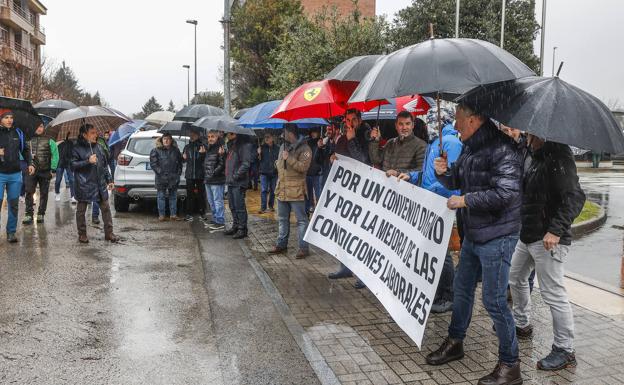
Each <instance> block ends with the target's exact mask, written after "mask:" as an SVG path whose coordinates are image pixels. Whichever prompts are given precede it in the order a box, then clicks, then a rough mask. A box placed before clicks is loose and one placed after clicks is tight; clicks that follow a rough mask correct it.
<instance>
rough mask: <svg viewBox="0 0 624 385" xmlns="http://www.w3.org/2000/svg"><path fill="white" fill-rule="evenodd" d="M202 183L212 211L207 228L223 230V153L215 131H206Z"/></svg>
mask: <svg viewBox="0 0 624 385" xmlns="http://www.w3.org/2000/svg"><path fill="white" fill-rule="evenodd" d="M204 183H205V187H206V197H207V198H208V204H210V211H211V212H212V221H211V222H210V223H209V224H208V228H209V229H210V230H212V231H217V230H223V229H224V227H225V215H224V214H225V213H224V208H225V205H224V202H223V193H224V191H225V154H224V151H223V142H222V141H221V138H220V137H219V133H218V132H217V131H210V132H209V133H208V145H207V148H206V156H205V157H204Z"/></svg>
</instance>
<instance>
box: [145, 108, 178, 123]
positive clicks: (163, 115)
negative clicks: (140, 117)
mask: <svg viewBox="0 0 624 385" xmlns="http://www.w3.org/2000/svg"><path fill="white" fill-rule="evenodd" d="M174 116H175V113H173V112H170V111H156V112H152V113H151V114H149V115H148V116H147V117H146V118H145V121H146V122H148V123H154V124H160V125H161V126H162V125H163V124H165V123H167V122H171V121H172V120H173V117H174Z"/></svg>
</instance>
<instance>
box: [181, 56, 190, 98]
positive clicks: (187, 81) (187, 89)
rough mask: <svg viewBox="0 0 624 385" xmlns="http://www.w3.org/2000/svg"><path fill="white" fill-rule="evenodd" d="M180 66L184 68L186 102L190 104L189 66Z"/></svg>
mask: <svg viewBox="0 0 624 385" xmlns="http://www.w3.org/2000/svg"><path fill="white" fill-rule="evenodd" d="M182 68H186V103H187V105H189V106H190V105H191V66H190V65H188V64H184V65H183V66H182Z"/></svg>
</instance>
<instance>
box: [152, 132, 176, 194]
mask: <svg viewBox="0 0 624 385" xmlns="http://www.w3.org/2000/svg"><path fill="white" fill-rule="evenodd" d="M182 161H183V160H182V154H181V153H180V150H179V149H178V143H177V142H176V141H175V140H174V139H173V138H172V139H171V146H169V148H165V146H164V145H163V142H162V137H160V138H158V139H156V148H154V149H153V150H152V151H151V152H150V166H151V167H152V170H154V173H155V174H156V189H157V190H166V189H173V188H177V187H178V185H179V184H180V175H182Z"/></svg>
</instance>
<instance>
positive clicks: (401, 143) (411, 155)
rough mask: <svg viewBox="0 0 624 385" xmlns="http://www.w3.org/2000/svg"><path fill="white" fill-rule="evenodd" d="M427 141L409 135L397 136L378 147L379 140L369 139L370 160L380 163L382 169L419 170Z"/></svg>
mask: <svg viewBox="0 0 624 385" xmlns="http://www.w3.org/2000/svg"><path fill="white" fill-rule="evenodd" d="M426 150H427V143H425V141H424V140H422V139H420V138H417V137H415V136H414V135H409V136H408V137H406V138H405V139H403V140H401V139H400V138H399V137H396V138H392V139H390V140H389V141H388V142H387V143H386V145H385V146H384V147H383V149H380V148H379V142H377V141H371V142H370V143H369V144H368V153H369V154H370V159H371V162H372V163H373V164H375V165H381V169H382V170H384V171H388V170H396V171H398V172H404V173H409V172H411V171H414V170H420V169H422V166H423V161H424V159H425V152H426Z"/></svg>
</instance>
